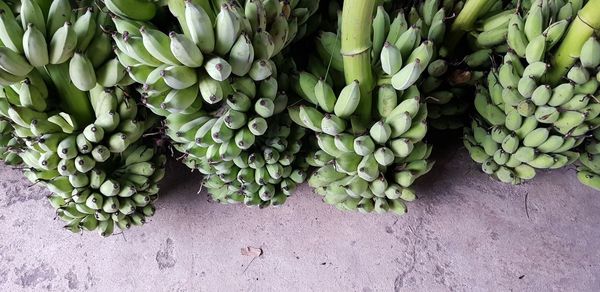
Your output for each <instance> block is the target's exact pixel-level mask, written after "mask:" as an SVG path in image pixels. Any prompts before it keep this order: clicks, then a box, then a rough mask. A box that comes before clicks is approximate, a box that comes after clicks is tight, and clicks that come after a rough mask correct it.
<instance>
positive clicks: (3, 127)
mask: <svg viewBox="0 0 600 292" xmlns="http://www.w3.org/2000/svg"><path fill="white" fill-rule="evenodd" d="M13 131H14V130H13V128H12V126H11V125H10V122H8V121H5V120H0V160H2V161H4V163H5V164H6V165H13V166H14V165H19V164H21V163H23V160H22V159H21V157H19V154H18V151H19V150H21V149H22V148H23V143H21V141H20V140H19V139H17V138H16V137H14V136H13Z"/></svg>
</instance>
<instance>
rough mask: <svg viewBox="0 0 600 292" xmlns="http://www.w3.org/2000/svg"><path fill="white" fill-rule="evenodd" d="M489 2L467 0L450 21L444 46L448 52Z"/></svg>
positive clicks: (471, 26) (454, 46)
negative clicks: (451, 21)
mask: <svg viewBox="0 0 600 292" xmlns="http://www.w3.org/2000/svg"><path fill="white" fill-rule="evenodd" d="M497 1H499V0H497ZM490 2H493V1H488V0H467V2H466V3H465V6H464V7H463V9H462V10H461V11H460V13H459V14H458V16H457V17H456V19H455V20H454V22H453V23H452V26H451V27H450V32H449V33H448V36H447V37H446V40H447V42H446V47H447V48H448V51H449V52H450V53H452V52H453V51H454V49H455V48H456V45H457V44H458V42H459V41H460V40H461V39H462V37H463V35H464V34H465V32H467V31H469V30H471V29H472V28H473V24H475V21H477V18H478V17H479V16H480V14H481V11H485V10H486V9H485V8H486V7H487V5H489V3H490Z"/></svg>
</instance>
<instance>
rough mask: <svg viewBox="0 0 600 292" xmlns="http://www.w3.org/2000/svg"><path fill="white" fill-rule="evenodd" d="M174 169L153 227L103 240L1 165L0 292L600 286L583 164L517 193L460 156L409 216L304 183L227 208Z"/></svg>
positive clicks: (454, 153) (598, 244) (436, 174)
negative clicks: (269, 200)
mask: <svg viewBox="0 0 600 292" xmlns="http://www.w3.org/2000/svg"><path fill="white" fill-rule="evenodd" d="M168 174H169V176H168V179H167V181H166V182H165V183H164V184H163V190H164V191H163V196H162V197H161V199H160V200H159V202H158V206H157V207H158V212H157V214H156V216H155V217H154V218H153V219H152V220H151V222H149V223H148V224H147V225H146V226H144V227H143V228H135V229H133V230H131V231H128V232H127V233H125V234H123V235H117V236H112V237H110V238H108V239H102V238H100V237H99V236H97V235H96V234H84V235H77V234H70V233H68V232H66V231H64V230H62V229H61V228H60V227H61V223H60V222H58V221H55V220H53V212H52V210H51V207H50V206H49V204H48V203H47V202H46V201H45V199H44V196H45V195H47V194H46V193H45V191H44V190H42V189H41V188H39V187H35V186H34V187H28V183H27V181H26V180H25V179H23V178H21V176H20V174H19V173H18V171H17V170H12V169H10V168H8V167H1V168H0V238H1V239H0V291H21V290H27V291H40V290H52V291H69V290H73V291H82V290H90V291H365V292H366V291H598V290H600V196H599V194H598V193H597V192H595V191H592V190H591V189H588V188H586V187H584V186H581V185H580V184H579V183H578V182H577V180H576V179H575V177H574V175H575V172H574V170H573V168H569V169H565V170H562V171H554V172H552V173H541V174H539V176H538V177H537V178H536V180H535V181H534V182H531V183H528V184H525V185H522V186H517V187H512V186H507V185H504V184H501V183H498V182H495V181H492V180H490V179H489V178H488V177H487V176H486V175H485V174H483V173H482V172H481V171H479V168H478V167H477V165H475V164H474V163H472V162H471V161H470V159H469V158H468V156H467V155H466V153H465V151H464V150H463V149H457V150H450V151H448V152H447V153H444V154H442V155H441V156H440V157H438V164H437V167H436V168H435V170H434V171H433V172H432V173H430V174H429V175H427V176H426V177H424V178H423V179H421V181H420V184H419V186H418V191H419V194H420V195H421V198H420V200H418V202H415V203H412V204H410V205H409V208H410V210H409V213H408V214H407V215H405V216H402V217H397V216H394V215H364V214H353V213H345V212H342V211H338V210H337V209H335V208H333V207H331V206H328V205H325V204H323V203H321V199H320V198H319V197H318V196H316V195H314V194H312V192H311V190H310V188H308V187H307V186H302V187H301V188H300V189H299V190H298V192H297V193H296V194H295V196H294V197H292V198H290V200H289V201H288V203H287V204H286V205H285V206H283V207H280V208H269V209H265V210H259V209H250V208H245V207H243V206H225V205H219V204H214V203H210V202H209V201H208V200H207V197H206V195H205V194H202V195H197V194H196V192H197V190H198V188H199V185H200V184H199V181H200V177H199V176H198V175H196V174H195V175H190V174H189V172H188V171H187V170H186V169H184V168H182V167H180V166H175V165H171V166H170V169H169V173H168ZM526 198H527V211H526V207H525V205H526V204H525V201H526ZM527 212H528V213H529V217H528V216H527ZM248 246H250V247H257V248H262V249H263V251H264V254H263V255H262V256H260V257H258V258H256V259H254V260H253V258H252V257H250V256H244V255H242V254H241V253H240V250H241V249H242V248H245V247H248Z"/></svg>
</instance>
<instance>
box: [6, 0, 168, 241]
mask: <svg viewBox="0 0 600 292" xmlns="http://www.w3.org/2000/svg"><path fill="white" fill-rule="evenodd" d="M80 4H81V5H84V4H83V3H80ZM0 22H1V23H0V41H1V42H2V44H3V46H0V68H1V69H2V70H0V84H1V85H2V87H1V91H2V98H0V115H1V116H2V117H4V118H5V119H6V121H8V122H9V124H10V126H11V127H12V128H13V131H14V132H13V135H14V136H15V137H17V138H18V142H19V143H22V144H23V145H24V146H23V147H20V151H19V153H18V155H19V157H20V158H21V159H22V160H23V164H24V167H25V171H24V174H25V176H26V177H27V178H28V179H29V180H31V181H32V182H35V183H37V184H41V185H44V186H46V187H47V188H48V190H50V191H51V192H52V195H50V196H49V199H50V202H51V204H52V205H53V206H54V207H55V208H56V209H57V214H58V216H59V217H60V218H61V219H63V220H65V221H66V226H65V228H67V229H68V230H71V231H73V232H78V231H80V230H82V229H85V230H89V231H91V230H97V231H98V232H99V233H100V234H101V235H103V236H109V235H111V234H112V233H113V231H114V228H115V226H117V227H119V228H121V229H127V228H129V227H130V226H131V225H140V224H142V223H144V221H145V219H144V218H145V217H147V216H152V215H153V213H154V207H153V206H152V202H153V201H154V200H155V199H156V197H157V192H158V186H157V184H156V183H157V182H158V181H159V180H160V179H161V178H162V177H163V175H164V164H165V157H164V156H162V155H159V154H158V153H156V152H155V151H154V149H153V148H152V147H148V146H145V145H143V144H141V143H140V142H139V141H140V139H141V138H142V135H143V134H144V132H145V131H147V130H148V129H149V127H151V126H152V125H153V124H154V122H155V121H156V118H153V117H152V116H147V115H146V113H145V112H143V111H138V107H137V104H136V102H135V100H134V99H133V98H132V97H131V96H130V94H131V93H130V92H126V90H125V89H122V88H121V86H126V85H128V84H130V83H131V82H132V81H131V80H130V79H128V77H127V76H126V75H125V72H124V68H123V67H122V66H121V65H120V64H119V62H118V61H117V60H116V59H111V54H112V48H111V41H110V38H109V37H108V36H107V35H105V33H104V32H103V31H102V29H101V27H100V26H104V25H106V24H108V23H109V22H110V18H109V17H108V15H107V14H106V13H105V12H103V11H95V10H94V9H92V8H88V7H87V6H79V5H77V4H76V5H75V6H72V5H71V2H70V1H62V0H57V1H51V2H50V1H34V0H22V1H20V3H18V5H16V4H13V6H12V7H9V6H8V5H7V4H6V3H4V2H2V1H0Z"/></svg>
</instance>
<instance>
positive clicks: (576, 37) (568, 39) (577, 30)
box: [548, 0, 600, 84]
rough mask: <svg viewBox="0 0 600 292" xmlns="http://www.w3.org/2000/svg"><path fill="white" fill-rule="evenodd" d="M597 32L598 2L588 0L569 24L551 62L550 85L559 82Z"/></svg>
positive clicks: (599, 8) (599, 23) (598, 19)
mask: <svg viewBox="0 0 600 292" xmlns="http://www.w3.org/2000/svg"><path fill="white" fill-rule="evenodd" d="M598 30H600V0H590V1H589V2H588V3H587V4H585V6H583V8H582V9H581V10H580V11H579V12H578V13H577V17H575V19H573V21H572V22H571V25H570V26H569V30H568V31H567V35H566V36H565V37H564V39H563V40H562V42H561V43H560V46H559V47H558V49H557V50H556V53H555V54H554V57H553V59H552V60H551V64H552V70H551V71H550V72H549V73H548V81H549V82H550V83H551V84H554V83H557V82H559V81H560V79H562V78H563V77H564V76H565V75H566V74H567V71H569V69H570V68H571V67H572V66H573V64H575V61H576V60H577V58H579V54H580V53H581V47H582V46H583V43H585V42H586V41H587V40H588V39H589V38H590V37H591V36H592V35H593V34H594V31H598Z"/></svg>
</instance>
